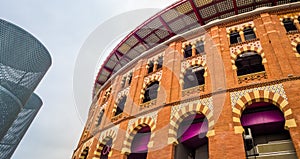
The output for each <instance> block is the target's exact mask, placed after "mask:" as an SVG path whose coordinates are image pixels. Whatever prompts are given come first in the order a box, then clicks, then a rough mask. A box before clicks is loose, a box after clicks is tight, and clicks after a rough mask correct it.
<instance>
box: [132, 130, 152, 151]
mask: <svg viewBox="0 0 300 159" xmlns="http://www.w3.org/2000/svg"><path fill="white" fill-rule="evenodd" d="M150 136H151V132H149V133H137V134H136V135H135V137H134V139H133V141H132V145H131V152H147V150H148V146H147V145H148V143H149V140H150Z"/></svg>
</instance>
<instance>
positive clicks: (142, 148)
mask: <svg viewBox="0 0 300 159" xmlns="http://www.w3.org/2000/svg"><path fill="white" fill-rule="evenodd" d="M150 137H151V128H150V127H149V126H148V125H146V126H143V127H142V128H141V129H140V130H139V131H138V132H137V133H136V134H135V136H134V138H133V140H132V143H131V153H130V154H129V155H128V157H127V159H146V158H147V154H148V143H149V141H150Z"/></svg>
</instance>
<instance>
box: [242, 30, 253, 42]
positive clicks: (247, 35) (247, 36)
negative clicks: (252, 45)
mask: <svg viewBox="0 0 300 159" xmlns="http://www.w3.org/2000/svg"><path fill="white" fill-rule="evenodd" d="M244 36H245V40H246V41H247V40H252V39H256V36H255V33H254V31H253V28H246V29H244Z"/></svg>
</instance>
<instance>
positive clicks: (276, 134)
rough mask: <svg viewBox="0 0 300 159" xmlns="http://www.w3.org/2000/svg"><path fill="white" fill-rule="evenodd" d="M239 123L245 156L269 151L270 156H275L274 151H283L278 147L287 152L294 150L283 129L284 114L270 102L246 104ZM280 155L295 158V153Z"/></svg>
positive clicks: (287, 133) (287, 134)
mask: <svg viewBox="0 0 300 159" xmlns="http://www.w3.org/2000/svg"><path fill="white" fill-rule="evenodd" d="M241 124H242V126H243V127H244V129H245V133H244V135H243V136H244V144H245V150H246V155H247V157H250V156H260V155H261V154H260V153H262V154H264V153H269V157H270V158H273V157H274V158H276V155H277V154H276V153H278V152H279V151H283V150H282V149H280V150H279V149H277V148H278V147H282V148H283V149H284V150H285V151H288V152H294V151H295V149H294V146H293V142H292V141H290V139H291V138H290V134H289V132H288V131H287V130H285V129H284V124H285V118H284V114H283V113H282V112H281V110H280V109H279V108H278V107H276V106H275V105H273V104H272V103H267V102H255V103H252V104H251V105H249V106H247V107H246V109H245V110H244V111H243V113H242V116H241ZM257 150H258V151H257ZM281 156H282V158H297V157H296V154H295V153H290V154H289V155H286V156H285V154H281Z"/></svg>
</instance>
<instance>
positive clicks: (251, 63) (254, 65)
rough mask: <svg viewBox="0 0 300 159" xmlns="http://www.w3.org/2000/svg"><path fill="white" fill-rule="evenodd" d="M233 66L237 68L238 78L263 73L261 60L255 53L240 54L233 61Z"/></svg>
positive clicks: (263, 68)
mask: <svg viewBox="0 0 300 159" xmlns="http://www.w3.org/2000/svg"><path fill="white" fill-rule="evenodd" d="M235 65H236V67H237V75H238V76H241V75H246V74H250V73H256V72H261V71H265V67H264V65H263V64H262V58H261V56H260V55H258V54H257V53H256V52H245V53H242V54H240V55H239V57H238V58H237V59H236V61H235Z"/></svg>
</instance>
